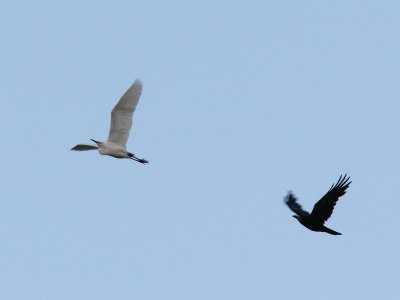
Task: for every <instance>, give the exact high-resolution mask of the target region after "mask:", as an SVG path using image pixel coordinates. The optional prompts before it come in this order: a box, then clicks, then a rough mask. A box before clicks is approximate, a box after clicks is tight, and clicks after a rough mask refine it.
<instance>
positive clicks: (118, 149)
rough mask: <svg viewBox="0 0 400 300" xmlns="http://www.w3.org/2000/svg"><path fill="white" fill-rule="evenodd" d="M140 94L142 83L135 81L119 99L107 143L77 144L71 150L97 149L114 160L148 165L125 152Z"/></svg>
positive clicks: (112, 113)
mask: <svg viewBox="0 0 400 300" xmlns="http://www.w3.org/2000/svg"><path fill="white" fill-rule="evenodd" d="M141 93H142V82H141V81H140V80H136V81H135V82H134V83H133V84H132V85H131V86H130V88H129V89H128V90H127V91H126V92H125V94H124V95H123V96H122V97H121V99H120V100H119V101H118V103H117V104H116V105H115V106H114V108H113V110H112V112H111V125H110V132H109V135H108V139H107V141H104V142H99V141H96V140H93V139H92V141H93V142H94V143H96V145H89V144H78V145H76V146H75V147H73V148H72V149H71V150H75V151H87V150H95V149H97V150H98V151H99V153H100V154H102V155H109V156H113V157H116V158H130V159H133V160H136V161H137V162H140V163H142V164H146V163H148V161H147V160H145V159H143V158H137V157H136V156H135V155H134V154H132V153H130V152H128V151H127V150H126V142H127V141H128V137H129V131H130V129H131V127H132V115H133V112H134V111H135V109H136V106H137V104H138V102H139V98H140V95H141Z"/></svg>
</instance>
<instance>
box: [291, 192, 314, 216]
mask: <svg viewBox="0 0 400 300" xmlns="http://www.w3.org/2000/svg"><path fill="white" fill-rule="evenodd" d="M285 203H286V204H287V206H288V207H289V208H290V210H291V211H293V212H294V213H296V214H297V215H299V216H300V217H305V216H309V215H310V214H309V213H308V212H307V211H305V210H304V209H303V208H302V207H301V205H300V204H299V203H298V202H297V199H296V197H295V196H294V195H293V194H292V192H288V194H287V196H286V197H285Z"/></svg>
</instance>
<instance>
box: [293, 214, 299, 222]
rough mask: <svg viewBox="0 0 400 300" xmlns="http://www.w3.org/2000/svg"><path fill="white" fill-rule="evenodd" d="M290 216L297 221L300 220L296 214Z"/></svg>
mask: <svg viewBox="0 0 400 300" xmlns="http://www.w3.org/2000/svg"><path fill="white" fill-rule="evenodd" d="M292 217H293V218H295V219H297V221H300V216H298V215H293V216H292Z"/></svg>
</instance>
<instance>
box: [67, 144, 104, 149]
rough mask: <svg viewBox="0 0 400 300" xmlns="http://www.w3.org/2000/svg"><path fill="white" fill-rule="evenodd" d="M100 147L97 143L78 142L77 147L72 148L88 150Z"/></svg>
mask: <svg viewBox="0 0 400 300" xmlns="http://www.w3.org/2000/svg"><path fill="white" fill-rule="evenodd" d="M96 149H98V147H97V146H95V145H87V144H78V145H76V146H75V147H73V148H71V150H75V151H87V150H96Z"/></svg>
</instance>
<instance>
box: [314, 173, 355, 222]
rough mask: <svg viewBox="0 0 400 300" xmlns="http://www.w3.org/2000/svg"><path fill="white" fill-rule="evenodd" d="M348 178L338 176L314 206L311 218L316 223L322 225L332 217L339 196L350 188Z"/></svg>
mask: <svg viewBox="0 0 400 300" xmlns="http://www.w3.org/2000/svg"><path fill="white" fill-rule="evenodd" d="M349 179H350V177H347V174H345V175H344V176H343V177H342V175H340V177H339V180H338V181H337V182H336V184H332V186H331V188H330V189H329V191H328V192H327V193H326V194H325V195H324V196H323V197H322V198H321V199H320V200H319V201H318V202H317V203H315V205H314V208H313V210H312V212H311V216H312V217H313V219H314V220H316V221H317V222H320V223H322V224H324V223H325V222H326V221H327V220H328V219H329V218H330V216H331V215H332V212H333V209H334V207H335V205H336V202H337V201H338V200H339V198H340V197H341V196H343V195H344V194H346V189H347V188H348V187H349V186H350V183H351V181H349Z"/></svg>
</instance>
